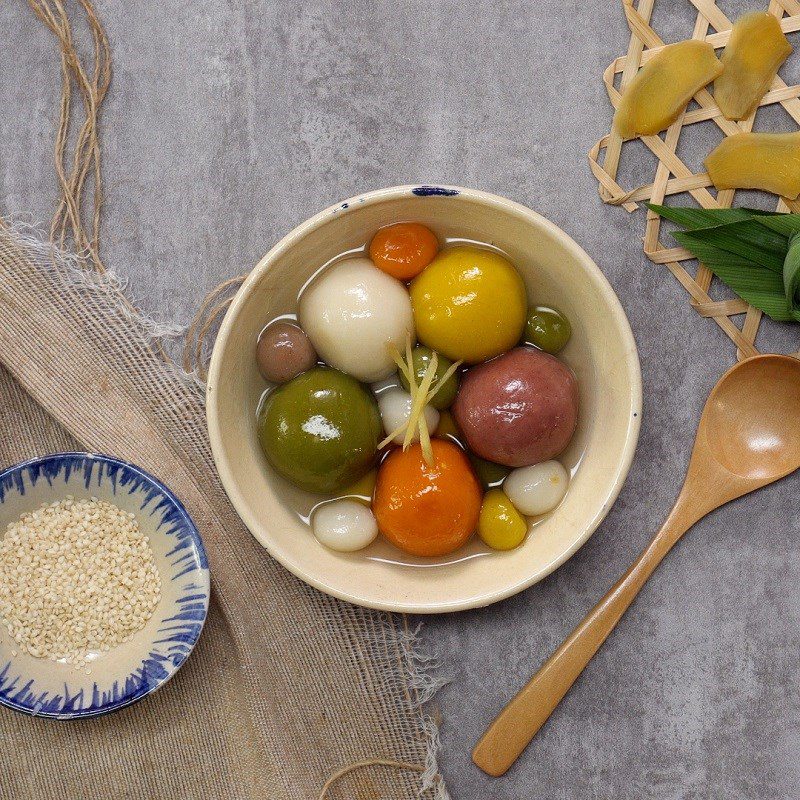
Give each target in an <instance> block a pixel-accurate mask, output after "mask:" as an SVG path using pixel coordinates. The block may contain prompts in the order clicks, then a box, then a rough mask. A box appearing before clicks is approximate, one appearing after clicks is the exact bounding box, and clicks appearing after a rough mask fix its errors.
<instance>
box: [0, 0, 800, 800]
mask: <svg viewBox="0 0 800 800" xmlns="http://www.w3.org/2000/svg"><path fill="white" fill-rule="evenodd" d="M656 5H657V10H656V23H657V25H659V26H660V29H661V30H662V31H663V32H664V36H665V38H667V39H668V40H675V39H678V38H681V37H682V36H684V35H688V34H689V33H690V31H691V27H692V14H691V13H690V6H689V3H688V2H684V0H680V2H678V0H671V1H670V2H667V1H666V0H662V2H660V3H657V4H656ZM764 5H765V4H763V3H757V2H751V3H743V2H742V3H736V4H730V3H727V4H724V5H723V7H724V8H725V10H726V11H728V12H729V13H735V12H736V11H737V10H740V9H742V8H763V7H764ZM98 11H99V13H100V15H101V17H102V19H103V20H104V22H105V25H106V27H107V30H108V33H109V36H110V38H111V42H112V46H113V52H114V68H115V72H114V82H113V85H112V91H111V94H110V96H109V98H108V101H107V103H106V106H105V110H104V112H103V118H102V122H103V136H104V147H105V169H106V172H105V175H106V190H107V204H106V211H105V217H104V224H105V256H106V261H107V263H108V264H109V265H111V266H113V267H114V268H115V269H116V270H118V271H119V272H120V273H121V274H122V275H124V276H127V277H128V278H129V279H130V288H131V292H132V294H133V295H134V297H135V298H136V299H137V300H138V301H139V302H140V303H141V305H142V306H143V307H144V308H145V309H147V310H148V311H150V312H151V313H152V314H153V315H155V316H156V317H158V318H163V319H177V320H180V321H188V320H189V318H190V317H191V314H192V310H193V309H194V308H195V307H196V305H197V304H198V302H199V301H200V299H201V297H202V296H203V294H204V293H205V292H206V290H208V289H210V288H211V287H212V286H214V285H215V284H216V283H217V282H218V281H220V280H221V279H223V278H225V277H228V276H230V275H233V274H237V273H240V272H242V271H243V270H246V269H248V268H249V267H250V266H252V265H253V264H255V263H256V261H257V260H258V259H259V258H260V257H261V256H262V255H263V254H264V253H265V252H266V251H267V249H269V247H270V246H271V245H272V244H273V243H274V242H275V241H276V240H277V239H278V238H280V237H281V236H282V235H283V234H284V233H285V232H287V231H288V230H289V229H290V228H292V227H293V226H294V225H296V224H297V223H299V222H301V221H302V220H304V219H305V218H306V217H308V216H310V215H311V214H312V213H314V212H316V211H318V210H319V209H321V208H323V207H325V206H327V205H328V204H330V203H333V202H335V201H337V200H340V199H343V198H346V197H349V196H351V195H354V194H356V193H358V192H361V191H365V190H369V189H375V188H378V187H381V186H387V185H392V184H399V183H412V182H434V183H454V184H462V185H465V186H474V187H478V188H481V189H486V190H488V191H492V192H496V193H499V194H503V195H507V196H509V197H511V198H513V199H515V200H518V201H520V202H522V203H525V204H527V205H529V206H531V207H533V208H535V209H537V210H538V211H540V212H542V213H543V214H545V215H546V216H547V217H549V218H550V219H552V220H553V221H554V222H556V223H557V224H558V225H560V226H562V227H563V228H564V229H565V230H566V231H567V232H569V233H570V234H571V235H572V236H573V237H574V238H575V239H577V240H578V241H579V242H580V243H581V244H582V245H583V246H584V247H585V248H586V249H587V250H588V252H589V253H590V254H592V255H593V256H594V258H595V259H596V260H597V262H598V263H599V264H600V266H601V268H602V269H603V270H604V272H605V274H606V275H607V276H608V278H609V280H610V281H611V283H612V284H613V285H614V288H615V289H616V291H617V292H618V293H619V295H620V298H621V300H622V303H623V305H624V306H625V308H626V310H627V312H628V314H629V316H630V319H631V323H632V325H633V329H634V333H635V335H636V339H637V341H638V344H639V348H640V353H641V360H642V369H643V373H644V389H645V407H644V415H643V428H642V435H641V440H640V444H639V450H638V454H637V458H636V461H635V463H634V466H633V469H632V471H631V475H630V478H629V479H628V482H627V485H626V486H625V489H624V491H623V492H622V495H621V497H620V499H619V501H618V503H617V504H616V506H615V508H614V509H613V511H612V513H611V514H610V515H609V517H608V519H607V521H606V522H605V524H604V525H603V526H602V527H601V528H600V529H599V530H598V532H597V533H596V534H595V535H594V536H593V538H592V539H591V540H590V541H589V542H588V543H587V544H586V545H585V546H584V547H583V549H582V550H581V551H580V552H579V553H578V554H577V555H576V556H575V557H574V558H573V559H572V560H571V561H569V562H568V563H567V564H566V565H565V566H563V567H562V568H561V569H560V570H558V571H557V572H556V573H555V574H553V575H552V576H551V577H550V578H548V579H547V580H545V581H543V582H542V583H540V584H539V585H537V586H535V587H534V588H532V589H530V590H529V591H527V592H524V593H523V594H521V595H520V596H518V597H516V598H514V599H512V600H509V601H507V602H505V603H501V604H499V605H497V606H495V607H493V608H489V609H485V610H481V611H476V612H474V613H464V614H459V615H457V616H450V617H439V618H433V619H429V620H427V624H426V626H425V637H426V639H427V641H428V643H429V644H430V646H431V647H432V648H434V649H435V650H436V651H438V652H439V653H440V654H441V655H442V656H443V657H444V659H445V661H446V662H447V664H448V666H449V668H450V670H451V671H452V673H453V676H454V679H453V682H452V683H451V684H450V685H449V686H448V687H447V688H446V689H444V690H443V691H442V692H441V694H440V695H439V697H438V701H439V703H440V706H441V711H442V715H443V718H444V722H443V725H442V741H443V746H444V752H443V755H442V758H441V762H442V768H443V770H444V774H445V776H446V777H447V780H448V783H449V786H450V788H451V791H452V794H453V797H454V799H455V800H470V798H474V799H475V800H491V799H493V798H498V799H499V798H503V799H504V800H517V799H518V798H520V799H521V798H523V797H524V798H528V797H541V798H554V799H555V798H598V799H605V798H615V799H619V800H628V799H629V800H645V799H646V798H659V799H660V798H675V799H676V800H677V799H678V798H681V799H686V800H688V798H698V799H699V798H704V799H706V798H725V800H739V799H741V800H745V799H747V800H751V799H752V798H777V799H782V798H786V799H788V798H797V797H800V758H799V757H798V750H800V695H799V694H798V678H797V674H796V673H797V665H798V661H799V660H800V554H798V550H797V534H798V527H799V523H800V515H799V512H798V502H797V490H798V481H797V478H796V477H794V478H791V479H788V480H786V481H784V482H783V483H782V484H780V485H777V486H774V487H771V488H769V489H767V490H764V491H762V492H761V493H759V494H757V495H755V496H752V497H750V498H749V499H747V500H745V501H743V502H737V503H734V504H733V505H731V506H729V507H728V508H725V509H723V510H721V511H719V512H718V513H716V514H715V515H714V516H713V517H712V518H710V519H707V520H706V521H704V522H703V523H701V524H700V525H698V526H697V528H696V529H695V530H694V531H693V532H692V534H691V535H690V536H689V537H687V539H686V540H685V541H684V542H683V543H681V544H680V545H679V546H678V547H677V548H676V550H675V552H674V553H673V554H672V555H671V556H670V558H669V559H668V561H667V562H666V563H665V564H664V565H663V566H662V568H661V569H660V570H659V572H658V573H657V574H656V575H655V576H654V578H653V579H652V580H651V581H650V583H649V584H648V586H647V587H646V588H645V589H644V591H643V592H642V595H641V597H640V599H639V600H638V601H637V602H636V604H635V606H634V607H633V609H632V610H631V612H630V613H629V614H628V615H627V617H626V618H625V619H624V620H623V622H622V623H621V624H620V626H619V629H618V631H617V632H616V633H615V634H614V635H613V636H612V637H611V639H610V641H609V642H608V643H607V644H606V646H605V647H604V648H603V650H602V651H601V653H600V654H599V655H598V656H597V657H596V658H595V660H594V661H593V663H592V664H591V665H590V667H589V668H588V669H587V671H586V673H585V674H584V676H583V677H582V678H581V679H580V680H579V682H578V683H577V685H576V686H575V687H574V689H573V690H572V692H571V693H570V694H569V696H568V697H567V699H566V700H565V702H564V703H563V704H562V705H561V707H560V708H559V709H558V710H557V712H556V713H555V714H554V715H553V718H552V719H551V721H550V722H549V724H548V725H547V726H546V727H545V729H544V730H543V731H542V732H541V734H540V735H539V736H538V737H537V739H536V740H535V742H534V744H533V745H532V746H531V747H530V748H529V750H528V751H527V752H526V754H525V755H524V756H523V758H522V759H521V760H520V762H519V763H518V765H517V766H516V767H515V768H514V769H513V770H512V771H511V772H510V773H509V774H508V775H507V776H506V777H504V778H502V779H500V780H492V779H489V778H487V777H485V776H484V775H483V774H481V773H480V772H479V771H478V770H477V769H476V768H475V767H474V766H473V765H472V763H471V761H470V759H469V752H470V750H471V748H472V746H473V744H474V742H475V741H476V739H477V738H478V737H479V735H480V733H481V732H482V730H483V728H484V726H485V725H486V723H488V722H489V720H490V719H491V718H492V717H493V715H494V714H495V713H496V712H497V710H498V709H499V708H500V705H501V703H502V702H503V701H505V700H507V699H509V698H510V697H511V696H512V695H513V694H514V692H515V691H516V690H517V689H518V688H519V687H520V686H521V685H522V683H523V682H524V681H525V680H526V679H527V677H528V676H529V674H530V673H531V672H532V670H533V669H535V668H536V666H537V665H538V664H539V663H540V662H541V661H542V660H543V659H544V658H546V657H547V655H548V654H549V653H550V652H551V651H552V650H553V648H554V647H555V646H556V645H557V644H558V643H559V642H560V641H561V640H562V638H563V637H564V636H565V635H566V634H567V633H568V632H569V631H570V630H571V628H572V627H573V626H574V624H576V623H577V622H578V621H579V619H580V618H581V617H582V616H583V614H584V613H585V612H586V611H587V609H589V608H590V606H591V605H592V604H593V603H594V602H595V601H596V600H597V599H598V598H599V597H600V596H601V595H602V594H603V593H604V592H605V591H606V589H607V588H608V587H609V586H610V585H611V583H612V582H613V581H614V580H615V579H616V578H617V577H618V576H619V575H620V574H621V573H622V572H623V571H624V570H625V569H626V567H627V566H628V565H629V563H630V562H631V561H632V559H633V558H634V557H635V556H636V554H637V553H638V552H639V551H640V549H641V548H642V547H643V545H644V544H645V542H646V541H647V540H648V539H649V537H650V536H651V534H652V532H653V531H654V530H655V529H656V528H657V527H658V525H659V524H660V523H661V521H662V519H663V518H664V516H665V513H666V511H667V510H668V508H669V507H670V505H671V503H672V501H673V499H674V497H675V495H676V493H677V490H678V487H679V483H680V480H681V476H682V474H683V471H684V469H685V465H686V462H687V458H688V452H689V447H690V444H691V441H692V439H693V433H694V426H695V424H696V420H697V418H698V412H699V409H700V408H701V406H702V403H703V400H704V398H705V396H706V394H707V392H708V391H709V389H710V388H711V386H712V385H713V383H714V382H715V380H716V378H717V377H718V375H720V374H721V372H722V371H723V369H724V368H726V367H727V366H729V365H730V364H731V363H732V359H733V351H732V348H731V346H729V343H728V341H727V339H725V337H724V336H723V334H722V333H721V332H720V331H719V330H718V329H717V327H716V326H715V325H714V324H713V323H711V322H709V321H704V320H702V319H700V318H699V317H698V316H697V315H695V314H694V313H693V312H692V311H691V309H690V308H689V306H688V303H687V300H686V296H685V295H684V293H683V290H682V289H681V288H680V287H679V285H678V283H677V282H676V281H675V280H674V279H673V278H672V277H671V276H670V275H669V274H668V273H667V272H666V271H665V270H663V269H661V268H657V267H653V266H651V265H650V264H649V263H648V262H646V260H645V259H644V257H643V255H642V254H641V252H640V240H641V234H642V230H643V218H642V214H641V213H639V214H637V215H633V216H630V215H628V214H627V213H626V212H624V211H622V210H620V209H613V208H609V207H604V206H603V205H602V204H601V203H600V202H599V200H598V197H597V191H596V187H595V182H594V180H593V178H592V177H591V175H590V173H589V169H588V167H587V164H586V158H585V154H586V152H587V150H588V149H589V147H590V146H591V145H592V143H593V142H594V141H595V140H596V139H598V138H599V137H600V136H602V135H603V133H604V132H605V131H606V130H607V127H608V125H609V122H610V118H611V113H610V110H609V104H608V101H607V98H606V95H605V91H604V89H603V86H602V84H601V80H600V75H601V72H602V70H603V68H604V67H605V66H606V65H607V64H608V63H609V62H610V61H611V59H612V58H613V57H614V56H616V55H618V54H620V53H623V52H624V50H625V48H626V47H627V41H628V32H627V28H626V26H625V23H624V19H623V16H622V12H621V9H620V7H619V5H618V4H617V3H616V2H613V1H612V0H608V1H607V2H603V3H586V2H580V3H579V2H577V1H576V0H561V2H557V0H537V1H536V2H529V0H492V2H488V0H436V1H435V2H422V0H414V1H412V0H377V1H370V0H354V2H350V3H341V2H336V1H335V0H306V2H302V3H300V2H287V1H285V0H264V1H263V2H260V3H258V2H255V0H223V2H212V1H211V0H195V2H191V3H189V2H176V0H166V1H164V0H139V2H137V3H130V2H125V0H98ZM0 30H2V31H3V33H4V36H3V47H2V48H0V75H1V76H2V80H0V203H1V205H0V208H2V211H3V213H11V214H15V215H22V214H25V215H29V218H31V219H33V220H34V221H38V222H43V221H45V220H47V219H48V218H49V216H50V214H51V213H52V210H53V204H54V181H53V172H52V167H51V143H52V139H53V123H54V114H55V108H56V105H55V103H56V94H55V91H54V87H53V76H54V74H55V73H56V71H57V60H56V55H55V50H54V46H53V41H52V40H51V37H50V36H49V34H48V33H46V32H45V31H44V30H43V28H42V27H41V26H40V25H39V24H38V23H34V22H33V17H32V14H31V12H30V11H29V9H28V7H27V5H26V4H25V3H24V2H22V0H6V2H4V3H2V4H0ZM795 43H796V42H795ZM796 60H800V59H796ZM792 73H794V74H792ZM786 74H787V80H788V81H790V82H791V81H796V80H797V75H798V70H797V68H796V67H794V68H791V69H789V70H788V71H787V72H786ZM770 126H772V127H784V128H786V126H787V120H786V118H781V115H780V114H778V113H776V114H765V115H763V124H762V127H770ZM787 129H788V128H787ZM718 138H719V137H718V134H717V133H716V132H715V131H714V130H713V129H709V130H708V131H706V132H700V131H693V132H692V134H691V135H690V136H688V137H687V147H686V148H684V149H683V150H682V151H681V153H682V155H685V156H686V158H687V160H688V161H689V163H690V164H692V165H695V166H697V165H699V160H700V159H699V158H698V157H697V156H699V155H700V154H702V153H703V152H704V151H707V150H708V148H709V147H710V146H711V145H712V144H713V143H714V142H715V141H716V140H717V139H718ZM691 153H694V154H695V155H694V156H692V155H691ZM650 173H651V162H650V160H649V159H648V158H645V159H643V160H642V161H641V162H640V163H639V165H638V166H635V167H634V168H632V169H630V170H628V171H627V173H626V177H627V178H628V179H629V180H630V182H631V183H633V182H637V181H639V182H641V181H646V180H648V179H649V177H648V176H649V175H650ZM762 343H763V344H764V346H765V347H770V346H772V347H775V348H781V349H784V350H788V349H790V348H792V349H797V347H798V334H797V329H796V328H790V327H789V326H784V327H783V329H780V330H772V331H768V332H767V335H766V336H765V337H764V339H763V342H762ZM0 794H1V792H0Z"/></svg>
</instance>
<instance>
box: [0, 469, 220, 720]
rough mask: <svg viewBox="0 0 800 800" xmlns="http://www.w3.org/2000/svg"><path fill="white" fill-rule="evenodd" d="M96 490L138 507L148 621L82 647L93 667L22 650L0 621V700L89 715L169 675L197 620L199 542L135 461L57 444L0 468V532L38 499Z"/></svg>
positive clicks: (205, 593)
mask: <svg viewBox="0 0 800 800" xmlns="http://www.w3.org/2000/svg"><path fill="white" fill-rule="evenodd" d="M67 495H73V496H74V497H75V498H76V499H82V498H89V497H97V498H98V499H100V500H105V501H108V502H110V503H113V504H114V505H116V506H118V507H119V508H121V509H123V510H124V511H129V512H132V513H134V514H135V515H136V519H137V521H138V523H139V527H140V529H141V530H142V532H143V533H144V534H145V535H147V536H149V537H150V544H151V547H152V548H153V554H154V556H155V563H156V566H157V567H158V571H159V573H160V575H161V582H162V589H161V593H162V596H161V603H160V605H159V606H158V607H157V608H156V610H155V613H154V614H153V616H152V617H151V618H150V620H149V622H148V623H147V625H146V626H145V627H144V628H143V629H142V630H141V631H140V632H139V633H137V634H136V635H135V636H134V637H133V638H132V639H130V640H129V641H128V642H126V643H124V644H122V645H120V646H119V647H116V648H113V649H112V650H111V651H109V652H105V653H102V652H96V653H92V654H90V657H89V658H90V662H89V665H88V668H89V669H90V670H91V675H87V674H85V672H80V671H78V670H77V669H76V668H75V667H74V666H71V665H69V664H65V663H60V662H56V661H51V660H48V659H42V658H33V657H32V656H29V655H27V654H26V653H24V652H22V651H21V650H20V648H19V646H18V645H16V643H15V642H14V641H13V640H12V639H11V637H10V636H9V634H8V631H7V629H6V627H5V625H3V624H2V623H1V622H0V704H2V705H4V706H8V707H9V708H13V709H15V710H17V711H23V712H26V713H28V714H33V715H36V716H39V717H51V718H54V719H62V720H64V719H75V718H82V717H93V716H98V715H100V714H105V713H107V712H109V711H116V710H117V709H120V708H123V707H125V706H129V705H131V703H135V702H136V701H137V700H141V699H142V698H143V697H146V696H147V695H148V694H151V693H152V692H154V691H155V690H156V689H158V688H159V687H160V686H162V685H163V684H164V683H166V681H168V680H169V679H170V678H171V677H172V676H173V675H174V674H175V673H176V672H177V671H178V670H179V669H180V667H181V666H182V664H183V663H184V662H185V661H186V659H187V658H188V656H189V654H190V653H191V652H192V649H193V648H194V646H195V643H196V642H197V639H198V637H199V636H200V632H201V630H202V629H203V624H204V622H205V618H206V613H207V611H208V600H209V592H210V589H209V574H208V561H207V559H206V554H205V550H204V549H203V542H202V540H201V539H200V534H199V533H198V532H197V528H195V526H194V523H193V522H192V520H191V519H190V518H189V515H188V514H187V513H186V510H185V509H184V507H183V506H182V505H181V503H180V501H179V500H178V499H177V498H176V497H175V495H173V494H172V492H170V491H169V489H167V487H166V486H164V485H163V484H162V483H161V482H160V481H158V480H156V479H155V478H154V477H153V476H152V475H148V474H147V473H146V472H144V471H143V470H141V469H139V468H138V467H135V466H133V465H132V464H128V463H126V462H124V461H119V460H118V459H116V458H110V457H108V456H101V455H95V454H92V453H61V454H58V455H51V456H44V457H43V458H37V459H34V460H32V461H26V462H25V463H23V464H18V465H16V466H14V467H10V468H9V469H7V470H5V471H4V472H2V473H0V538H2V535H3V532H4V531H5V528H6V526H7V525H8V524H9V523H11V522H15V521H16V520H17V519H19V517H20V515H21V514H24V513H26V512H30V511H34V510H35V509H37V508H39V507H40V506H41V505H43V504H44V503H52V502H55V501H57V500H62V499H63V498H64V497H66V496H67Z"/></svg>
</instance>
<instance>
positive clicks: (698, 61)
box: [614, 39, 722, 139]
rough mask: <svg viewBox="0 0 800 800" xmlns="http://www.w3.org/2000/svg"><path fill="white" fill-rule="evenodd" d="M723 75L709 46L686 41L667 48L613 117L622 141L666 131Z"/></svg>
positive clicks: (629, 88)
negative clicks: (687, 107) (704, 88)
mask: <svg viewBox="0 0 800 800" xmlns="http://www.w3.org/2000/svg"><path fill="white" fill-rule="evenodd" d="M721 72H722V64H721V63H720V61H719V60H718V59H717V57H716V55H715V54H714V48H713V47H712V46H711V45H710V44H709V43H708V42H701V41H699V40H697V39H687V40H686V41H684V42H678V43H677V44H670V45H667V46H666V47H665V48H664V49H663V50H661V51H660V52H658V53H656V55H655V56H653V58H651V59H650V60H649V61H648V62H647V63H646V64H645V65H644V66H643V67H642V68H641V69H640V70H639V72H638V73H637V75H636V76H635V77H634V79H633V80H632V81H631V82H630V84H629V85H628V86H627V87H626V89H625V91H624V93H623V95H622V99H621V100H620V103H619V106H618V107H617V113H616V114H615V115H614V130H616V132H617V133H619V135H620V136H622V138H623V139H631V138H633V137H634V136H650V135H653V134H656V133H658V132H659V131H663V130H664V129H665V128H668V127H669V126H670V125H671V124H672V123H673V122H675V120H676V119H677V118H678V116H679V115H680V113H681V112H682V111H683V109H684V108H686V105H687V103H688V102H689V101H690V100H691V99H692V97H693V96H694V95H695V94H697V92H698V91H700V89H702V88H703V87H704V86H705V85H706V84H708V83H711V81H713V80H714V78H716V77H717V76H718V75H719V74H720V73H721Z"/></svg>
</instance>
